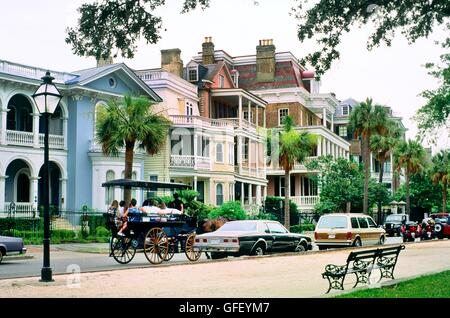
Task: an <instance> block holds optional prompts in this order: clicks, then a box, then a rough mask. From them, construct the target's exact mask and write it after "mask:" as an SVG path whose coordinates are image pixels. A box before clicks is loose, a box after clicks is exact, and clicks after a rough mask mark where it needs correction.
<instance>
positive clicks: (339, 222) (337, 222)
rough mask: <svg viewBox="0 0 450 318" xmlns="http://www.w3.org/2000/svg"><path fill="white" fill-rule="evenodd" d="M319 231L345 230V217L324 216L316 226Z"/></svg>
mask: <svg viewBox="0 0 450 318" xmlns="http://www.w3.org/2000/svg"><path fill="white" fill-rule="evenodd" d="M317 227H318V228H319V229H332V228H335V229H345V228H347V217H345V216H325V217H322V218H321V219H320V221H319V224H318V225H317Z"/></svg>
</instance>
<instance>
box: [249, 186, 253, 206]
mask: <svg viewBox="0 0 450 318" xmlns="http://www.w3.org/2000/svg"><path fill="white" fill-rule="evenodd" d="M252 187H253V185H252V184H251V183H249V184H248V205H251V204H252V203H253V202H252V196H253V194H252Z"/></svg>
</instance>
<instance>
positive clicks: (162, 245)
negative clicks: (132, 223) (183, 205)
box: [144, 227, 169, 264]
mask: <svg viewBox="0 0 450 318" xmlns="http://www.w3.org/2000/svg"><path fill="white" fill-rule="evenodd" d="M168 252H169V239H168V237H167V235H166V233H164V231H163V229H161V228H159V227H155V228H153V229H151V230H150V231H148V233H147V235H146V236H145V240H144V253H145V257H146V258H147V260H148V261H149V262H150V263H152V264H161V263H162V262H163V261H164V260H165V259H166V258H167V254H168Z"/></svg>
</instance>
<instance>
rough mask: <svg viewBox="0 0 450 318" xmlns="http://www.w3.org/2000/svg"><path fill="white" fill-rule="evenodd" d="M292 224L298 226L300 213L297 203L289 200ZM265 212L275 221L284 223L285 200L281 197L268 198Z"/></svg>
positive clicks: (265, 203)
mask: <svg viewBox="0 0 450 318" xmlns="http://www.w3.org/2000/svg"><path fill="white" fill-rule="evenodd" d="M289 211H290V224H298V222H299V213H298V207H297V204H295V202H293V201H292V200H289ZM264 212H265V213H267V214H271V215H272V216H273V217H272V219H273V220H276V221H278V222H280V223H284V199H283V198H280V197H272V196H268V197H266V200H265V202H264Z"/></svg>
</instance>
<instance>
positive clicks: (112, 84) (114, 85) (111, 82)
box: [108, 77, 117, 88]
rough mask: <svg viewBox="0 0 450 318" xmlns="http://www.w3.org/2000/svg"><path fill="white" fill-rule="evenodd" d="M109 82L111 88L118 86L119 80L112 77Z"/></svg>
mask: <svg viewBox="0 0 450 318" xmlns="http://www.w3.org/2000/svg"><path fill="white" fill-rule="evenodd" d="M108 84H109V86H110V87H111V88H115V87H116V86H117V82H116V80H115V79H114V78H113V77H110V78H109V80H108Z"/></svg>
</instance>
